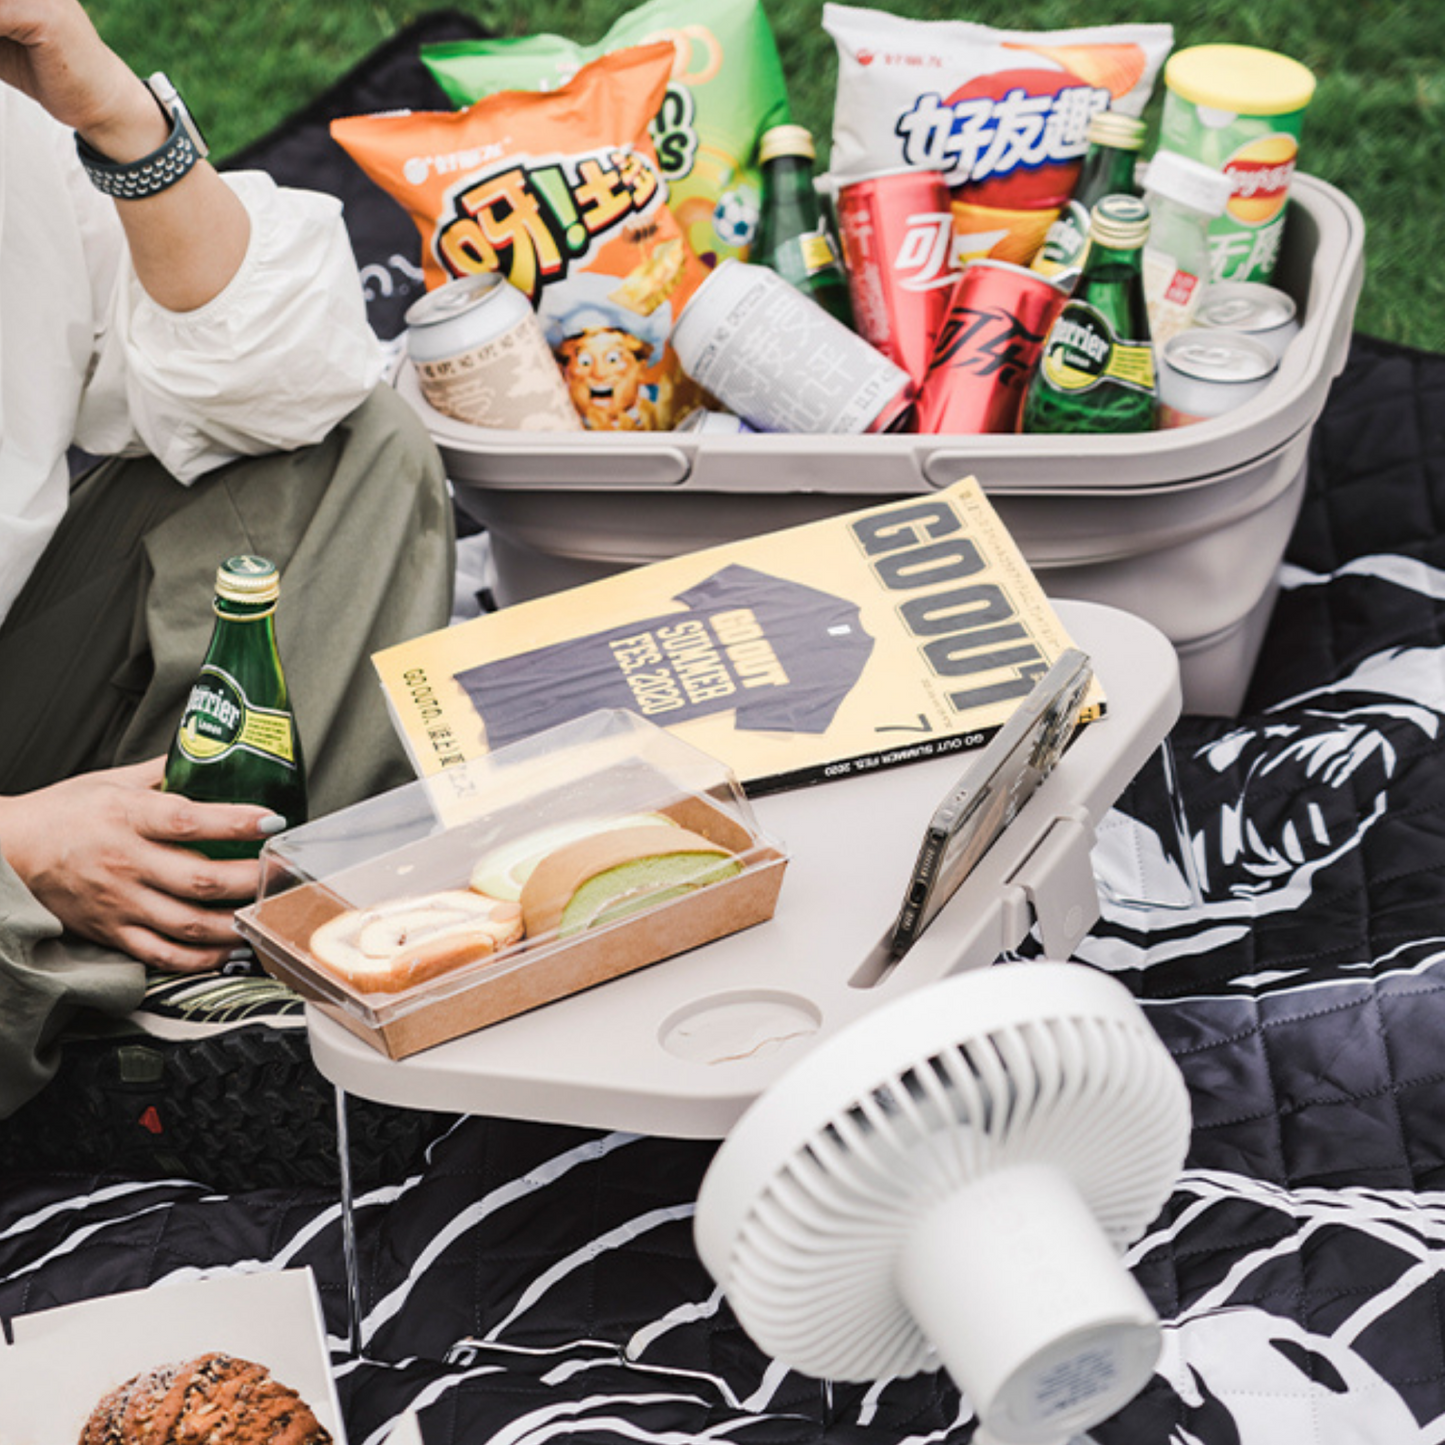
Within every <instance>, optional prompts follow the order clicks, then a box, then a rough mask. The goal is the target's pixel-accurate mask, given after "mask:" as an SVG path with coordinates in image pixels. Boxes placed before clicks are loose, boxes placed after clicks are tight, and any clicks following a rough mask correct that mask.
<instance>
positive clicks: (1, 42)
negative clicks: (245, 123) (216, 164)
mask: <svg viewBox="0 0 1445 1445" xmlns="http://www.w3.org/2000/svg"><path fill="white" fill-rule="evenodd" d="M0 81H4V82H6V83H7V84H9V85H13V86H14V87H15V88H16V89H17V90H23V91H24V92H25V93H26V95H29V96H31V97H32V98H33V99H35V100H37V101H39V102H40V104H41V105H43V106H44V107H45V109H46V110H48V111H49V112H50V113H51V115H53V116H54V117H55V118H56V120H58V121H60V123H61V124H62V125H67V126H70V127H72V128H73V129H75V130H78V131H79V132H80V133H81V134H82V135H83V136H84V137H85V138H86V140H88V141H89V142H90V144H91V145H93V146H95V147H96V149H97V150H99V151H101V153H102V154H104V155H106V156H109V157H110V159H111V160H114V161H132V160H139V159H140V157H141V156H144V155H148V154H149V153H150V152H151V151H153V150H155V149H156V148H157V147H158V146H159V145H161V144H162V143H163V142H164V140H165V138H166V135H167V134H168V132H169V129H170V127H169V126H168V125H167V123H166V120H165V117H164V116H163V115H162V113H161V110H160V107H159V106H158V105H157V104H156V102H155V99H154V98H153V97H152V96H151V94H150V92H149V91H148V90H147V89H146V88H145V86H144V85H143V84H142V83H141V81H140V78H139V77H138V76H137V75H136V74H135V72H134V71H133V70H131V68H130V67H129V66H128V65H127V64H126V63H125V61H123V60H122V59H121V58H120V57H119V56H118V55H117V54H116V53H115V52H114V51H113V50H112V49H111V48H110V47H109V46H108V45H107V44H106V43H105V42H104V41H103V40H102V39H101V38H100V35H99V33H98V32H97V31H96V28H95V26H94V25H93V24H92V23H91V19H90V16H89V15H87V14H86V12H85V10H84V9H83V8H82V6H81V4H80V3H79V0H0Z"/></svg>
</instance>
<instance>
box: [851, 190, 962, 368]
mask: <svg viewBox="0 0 1445 1445" xmlns="http://www.w3.org/2000/svg"><path fill="white" fill-rule="evenodd" d="M837 212H838V239H839V241H840V243H841V244H842V247H843V260H844V263H845V265H846V268H847V271H848V292H849V295H850V296H851V298H852V302H853V324H854V326H855V327H856V329H857V331H858V334H859V335H860V336H862V337H863V338H864V340H865V341H869V342H871V343H872V344H873V345H874V346H875V347H876V348H877V349H878V350H879V351H881V352H882V353H883V354H884V356H886V357H887V358H888V359H889V360H890V361H891V362H893V363H894V364H895V365H896V366H901V367H902V368H903V369H904V371H906V372H907V373H908V375H909V376H910V377H911V378H912V379H913V384H914V385H915V386H917V385H919V384H920V383H921V382H922V380H923V375H924V373H925V372H926V371H927V370H928V358H929V356H930V355H931V354H932V352H933V338H934V336H935V335H936V334H937V331H938V326H939V323H940V322H941V321H942V320H943V313H944V311H945V310H946V309H947V306H948V293H949V290H950V288H951V287H952V285H953V283H954V281H955V279H956V278H957V276H958V266H957V264H956V262H955V260H954V257H955V253H956V244H955V242H954V239H953V213H952V211H951V210H950V209H949V203H948V187H947V186H946V185H945V184H944V180H943V175H942V173H941V172H940V171H926V170H901V171H888V172H885V173H883V174H881V175H876V176H864V177H860V178H858V179H856V180H847V179H844V180H842V181H841V182H840V184H839V187H838V198H837Z"/></svg>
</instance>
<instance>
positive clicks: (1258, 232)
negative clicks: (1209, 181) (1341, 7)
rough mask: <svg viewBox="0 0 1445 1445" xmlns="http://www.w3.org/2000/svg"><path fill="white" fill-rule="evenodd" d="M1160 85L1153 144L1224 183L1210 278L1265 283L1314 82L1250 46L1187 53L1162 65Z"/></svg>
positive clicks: (1300, 69) (1286, 60)
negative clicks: (1227, 189)
mask: <svg viewBox="0 0 1445 1445" xmlns="http://www.w3.org/2000/svg"><path fill="white" fill-rule="evenodd" d="M1164 86H1165V95H1164V112H1163V116H1162V118H1161V120H1160V131H1159V144H1160V145H1161V146H1162V147H1164V148H1166V149H1168V150H1172V151H1178V152H1179V153H1180V154H1181V155H1186V156H1189V157H1191V158H1192V159H1194V160H1198V161H1203V162H1204V164H1205V165H1209V166H1213V167H1214V169H1215V170H1218V171H1223V172H1224V174H1225V175H1227V176H1228V177H1229V178H1230V180H1231V181H1232V182H1233V193H1232V195H1231V196H1230V199H1229V204H1228V206H1227V207H1226V209H1225V212H1224V214H1223V215H1222V216H1220V217H1218V218H1217V219H1216V220H1214V221H1211V222H1210V225H1209V248H1210V253H1211V266H1212V279H1213V280H1215V281H1221V280H1229V281H1264V282H1268V281H1269V280H1270V278H1271V277H1272V276H1273V275H1274V268H1275V263H1276V261H1277V260H1278V259H1279V248H1280V241H1281V240H1282V238H1283V236H1284V226H1285V204H1286V202H1287V201H1288V200H1289V187H1290V181H1291V180H1292V179H1293V177H1294V170H1295V159H1296V157H1297V155H1298V153H1299V141H1300V132H1301V128H1302V125H1303V121H1304V113H1305V110H1306V108H1307V107H1308V106H1309V103H1310V100H1311V98H1312V97H1313V95H1314V89H1315V78H1314V76H1313V74H1312V73H1311V72H1310V70H1309V69H1308V67H1306V66H1304V65H1301V64H1300V62H1299V61H1297V60H1293V59H1291V58H1290V57H1289V56H1287V55H1279V54H1277V53H1276V52H1274V51H1272V50H1260V49H1258V48H1257V47H1255V46H1252V45H1195V46H1192V47H1190V48H1189V49H1187V50H1180V51H1178V52H1176V53H1175V54H1174V55H1173V56H1171V57H1170V59H1169V61H1168V63H1167V64H1166V65H1165V67H1164Z"/></svg>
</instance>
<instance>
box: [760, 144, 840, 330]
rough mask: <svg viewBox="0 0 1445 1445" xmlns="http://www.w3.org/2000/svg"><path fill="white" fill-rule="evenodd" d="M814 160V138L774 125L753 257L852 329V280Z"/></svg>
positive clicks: (765, 151)
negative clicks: (818, 184) (823, 198)
mask: <svg viewBox="0 0 1445 1445" xmlns="http://www.w3.org/2000/svg"><path fill="white" fill-rule="evenodd" d="M815 156H816V152H815V151H814V149H813V137H812V135H811V133H810V132H809V131H808V130H807V129H806V127H804V126H801V125H775V126H773V127H771V128H770V129H769V130H765V131H764V132H763V135H762V139H761V140H760V141H759V143H758V164H759V166H760V168H761V171H762V178H763V205H762V215H761V217H760V218H759V220H758V233H757V235H756V236H755V237H754V238H753V244H752V249H751V251H750V252H749V256H750V259H751V260H753V261H755V262H757V263H759V264H760V265H763V266H768V267H771V268H772V270H774V271H776V272H777V273H778V275H780V276H781V277H782V278H783V280H785V281H786V282H788V284H789V285H791V286H793V287H795V288H796V289H797V290H799V291H801V292H802V293H803V294H804V295H805V296H811V297H812V298H813V300H814V301H816V302H817V303H818V304H819V305H820V306H822V307H823V308H824V309H825V310H826V311H827V312H828V314H829V315H830V316H833V317H835V318H836V319H837V320H839V321H841V322H842V323H843V324H844V325H845V326H848V327H851V326H852V325H853V304H852V302H851V300H850V299H849V296H848V276H847V273H846V272H845V271H844V270H843V263H842V261H841V260H840V259H839V256H838V247H837V245H836V244H835V243H834V241H833V238H832V236H830V235H829V233H828V223H827V220H826V218H825V217H824V215H823V207H822V204H821V203H820V201H819V200H818V193H817V192H816V191H815V190H814V189H813V161H814V159H815Z"/></svg>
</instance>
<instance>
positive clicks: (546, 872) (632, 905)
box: [522, 823, 742, 938]
mask: <svg viewBox="0 0 1445 1445" xmlns="http://www.w3.org/2000/svg"><path fill="white" fill-rule="evenodd" d="M741 869H742V864H741V862H740V861H739V860H738V858H737V856H736V854H734V853H732V852H730V851H729V850H728V849H727V848H724V847H723V846H722V845H721V844H720V843H714V842H713V841H712V839H711V838H705V837H703V836H702V835H701V834H700V833H694V832H692V831H691V830H690V829H687V828H683V827H680V826H679V825H677V824H670V825H669V826H667V827H662V826H659V825H658V824H656V823H650V824H648V823H645V824H642V825H639V826H636V827H630V828H614V829H608V830H606V831H604V832H601V833H594V834H592V835H590V836H589V837H586V838H579V839H576V840H574V841H573V842H570V843H564V844H563V845H562V846H561V847H559V848H554V849H553V850H552V851H551V852H550V853H548V854H547V855H546V856H545V857H543V858H542V859H540V860H539V861H538V862H537V864H536V866H535V867H534V868H533V869H532V871H531V875H530V876H529V877H528V879H527V882H526V884H525V885H524V886H523V888H522V916H523V918H524V919H525V920H526V925H527V933H528V936H529V937H532V938H539V937H541V936H542V935H543V934H545V933H548V932H550V931H551V930H553V929H555V930H556V931H557V934H558V936H559V937H562V938H566V937H568V936H569V935H571V934H575V933H580V932H582V931H583V930H584V929H587V928H596V927H599V926H601V925H604V924H608V923H613V922H616V921H617V920H618V919H621V918H626V917H629V916H630V915H632V914H634V913H638V912H641V911H642V910H643V909H644V908H651V907H654V906H656V905H657V904H660V903H665V902H667V901H668V900H670V899H672V898H675V897H678V896H680V895H682V894H684V893H690V892H692V891H693V890H694V889H696V888H701V887H705V886H706V885H707V884H710V883H717V882H720V881H721V880H722V879H724V878H730V877H732V875H733V874H735V873H738V872H740V871H741Z"/></svg>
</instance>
